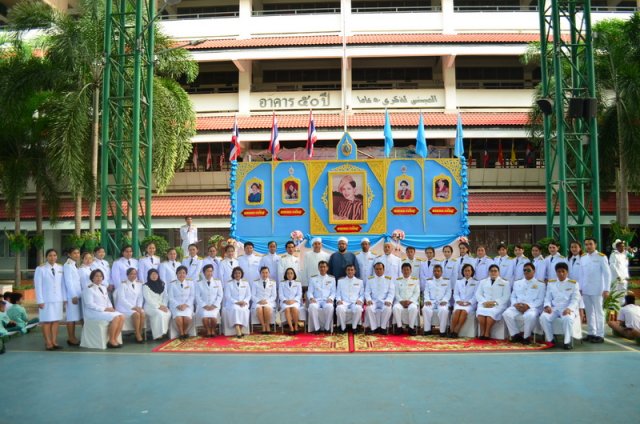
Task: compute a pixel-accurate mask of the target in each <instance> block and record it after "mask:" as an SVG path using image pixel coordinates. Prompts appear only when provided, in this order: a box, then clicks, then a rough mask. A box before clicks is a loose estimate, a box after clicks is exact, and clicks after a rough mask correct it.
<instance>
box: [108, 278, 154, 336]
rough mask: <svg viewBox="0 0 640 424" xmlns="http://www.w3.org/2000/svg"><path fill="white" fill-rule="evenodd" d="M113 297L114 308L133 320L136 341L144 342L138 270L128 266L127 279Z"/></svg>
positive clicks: (142, 310)
mask: <svg viewBox="0 0 640 424" xmlns="http://www.w3.org/2000/svg"><path fill="white" fill-rule="evenodd" d="M114 299H115V302H116V309H117V310H118V312H120V313H122V314H123V315H124V316H126V317H131V321H132V322H133V331H135V333H136V342H138V343H144V338H143V334H144V324H145V321H146V316H145V314H144V309H142V304H143V302H144V298H143V297H142V284H140V282H139V281H138V270H137V269H135V268H129V269H128V270H127V279H126V281H123V282H122V283H121V284H120V287H118V288H117V289H116V292H115V295H114Z"/></svg>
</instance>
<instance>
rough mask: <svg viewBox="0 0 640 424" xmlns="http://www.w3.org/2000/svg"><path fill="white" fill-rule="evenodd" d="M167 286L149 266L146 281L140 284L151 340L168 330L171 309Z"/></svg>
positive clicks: (158, 337) (159, 337)
mask: <svg viewBox="0 0 640 424" xmlns="http://www.w3.org/2000/svg"><path fill="white" fill-rule="evenodd" d="M167 287H168V286H167V284H166V283H165V282H164V281H162V279H161V278H160V274H159V273H158V271H157V270H156V269H154V268H151V269H150V270H149V271H148V272H147V283H146V284H145V285H143V286H142V297H144V313H145V314H146V315H147V316H148V317H149V324H150V326H151V337H152V338H153V340H158V339H161V338H163V337H164V336H165V335H166V334H167V333H168V332H169V323H170V322H171V311H170V310H169V295H168V293H167Z"/></svg>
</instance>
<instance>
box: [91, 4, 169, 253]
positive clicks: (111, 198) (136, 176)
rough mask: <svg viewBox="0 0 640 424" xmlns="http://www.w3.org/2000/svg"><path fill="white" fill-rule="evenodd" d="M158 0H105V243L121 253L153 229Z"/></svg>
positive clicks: (102, 223)
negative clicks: (155, 60) (141, 233)
mask: <svg viewBox="0 0 640 424" xmlns="http://www.w3.org/2000/svg"><path fill="white" fill-rule="evenodd" d="M156 11H157V9H156V1H155V0H107V1H106V15H105V28H104V35H105V37H104V75H103V92H102V96H103V97H102V148H101V176H100V185H101V190H100V199H101V216H100V228H101V243H102V245H103V246H105V248H106V249H107V251H108V252H109V253H110V254H117V253H118V252H119V250H120V248H121V247H122V245H123V244H124V243H125V242H130V243H131V245H132V246H133V249H134V255H136V254H137V253H138V252H139V236H140V231H144V234H145V235H150V234H151V189H152V187H151V186H152V183H151V181H152V161H151V158H152V146H153V142H152V141H153V139H152V133H153V75H154V45H155V39H154V28H153V22H154V20H155V19H156V16H157V14H156Z"/></svg>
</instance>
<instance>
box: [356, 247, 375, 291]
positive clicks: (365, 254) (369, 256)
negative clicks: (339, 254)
mask: <svg viewBox="0 0 640 424" xmlns="http://www.w3.org/2000/svg"><path fill="white" fill-rule="evenodd" d="M360 247H361V248H362V251H361V252H358V253H356V261H357V262H358V270H360V275H358V278H359V279H361V280H363V281H364V280H366V279H367V278H369V277H370V276H372V275H373V262H374V261H375V259H376V255H375V254H374V253H373V252H371V251H370V250H369V249H370V248H371V242H370V241H369V239H368V238H367V237H364V238H363V239H362V240H361V241H360Z"/></svg>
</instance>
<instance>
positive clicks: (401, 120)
mask: <svg viewBox="0 0 640 424" xmlns="http://www.w3.org/2000/svg"><path fill="white" fill-rule="evenodd" d="M423 115H424V122H425V125H426V126H428V127H455V125H456V118H457V115H456V114H453V113H439V112H438V113H424V114H423ZM389 116H390V119H391V125H392V126H394V127H415V126H417V125H418V119H419V114H418V113H400V112H398V113H390V114H389ZM233 120H234V117H233V116H200V117H198V119H197V124H196V128H197V129H198V131H227V130H229V131H231V128H232V127H233ZM528 120H529V117H528V114H527V113H526V112H497V113H490V112H487V113H480V112H469V113H463V114H462V124H463V125H464V126H485V127H493V126H521V125H525V124H526V123H527V122H528ZM272 121H273V116H272V115H254V116H249V117H238V127H239V128H240V130H243V129H269V128H271V124H272ZM314 121H315V124H316V128H340V127H342V124H343V122H342V117H341V116H340V114H337V113H327V114H321V113H317V114H314ZM383 125H384V113H383V112H379V113H354V114H352V115H349V117H348V126H349V127H352V128H354V127H365V128H366V127H374V128H381V127H382V126H383ZM308 126H309V115H307V114H296V115H284V114H283V115H278V128H307V127H308Z"/></svg>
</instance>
